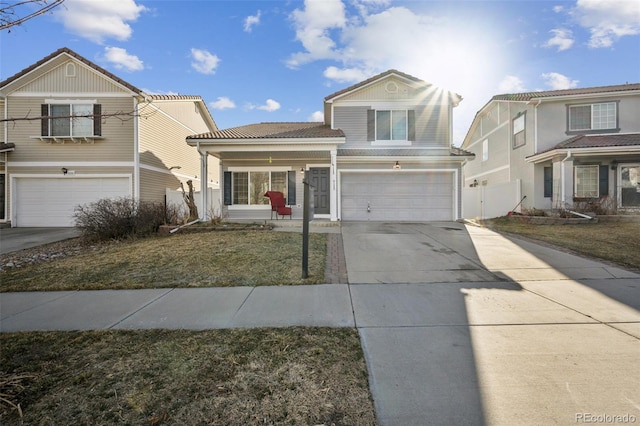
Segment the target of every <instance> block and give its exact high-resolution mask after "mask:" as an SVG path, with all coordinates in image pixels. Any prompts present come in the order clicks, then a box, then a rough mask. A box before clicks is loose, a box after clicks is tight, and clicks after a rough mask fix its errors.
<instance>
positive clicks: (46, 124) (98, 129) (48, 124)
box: [37, 99, 102, 143]
mask: <svg viewBox="0 0 640 426" xmlns="http://www.w3.org/2000/svg"><path fill="white" fill-rule="evenodd" d="M52 106H68V107H69V134H68V135H53V134H52V133H53V129H54V126H53V121H54V120H56V119H55V118H51V117H52V115H51V107H52ZM74 107H88V109H89V110H90V112H91V113H90V115H92V117H82V118H87V119H89V120H91V134H89V135H76V134H74V132H73V129H74V120H75V119H77V118H78V117H74V116H73V115H74ZM101 112H102V105H101V104H99V103H98V101H97V99H45V101H44V103H43V104H42V109H41V113H42V117H43V118H42V125H41V132H40V136H38V137H37V138H38V139H40V140H42V141H46V142H49V143H50V142H52V141H55V142H62V143H64V140H72V141H74V142H76V141H87V142H92V141H93V140H94V139H102V123H101V121H100V119H98V121H96V115H101ZM82 115H89V114H86V113H85V114H82ZM44 117H46V118H44ZM57 120H61V118H58V119H57ZM45 132H46V133H47V134H44V133H45Z"/></svg>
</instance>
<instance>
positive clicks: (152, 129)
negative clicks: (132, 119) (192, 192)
mask: <svg viewBox="0 0 640 426" xmlns="http://www.w3.org/2000/svg"><path fill="white" fill-rule="evenodd" d="M140 111H141V112H140V117H141V118H140V128H139V135H140V145H139V152H140V164H141V166H142V167H143V169H144V168H145V167H150V168H152V170H148V169H147V170H141V176H140V193H141V197H142V198H143V199H145V198H146V199H153V201H157V200H158V199H159V198H160V197H164V194H165V190H166V188H169V189H172V190H176V189H179V188H180V182H183V183H186V181H187V180H189V179H191V180H192V181H193V184H194V187H195V189H196V190H200V188H201V178H202V176H201V171H200V154H199V153H198V150H197V148H195V147H190V146H189V145H187V143H186V137H187V136H189V135H193V134H196V133H204V132H207V131H211V130H213V129H210V128H209V127H208V124H207V122H206V121H205V118H204V117H203V116H202V115H201V111H200V110H199V108H198V106H197V104H196V102H195V101H181V100H178V101H153V102H152V105H148V104H141V105H140ZM172 167H176V168H175V169H173V170H172V171H170V170H169V169H170V168H172ZM177 167H179V168H177ZM219 173H220V172H219V166H218V162H217V161H209V176H208V177H206V178H207V179H208V180H209V181H213V182H217V181H218V180H219ZM185 189H186V185H185Z"/></svg>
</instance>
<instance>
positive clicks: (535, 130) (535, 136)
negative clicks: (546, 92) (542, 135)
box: [533, 99, 541, 153]
mask: <svg viewBox="0 0 640 426" xmlns="http://www.w3.org/2000/svg"><path fill="white" fill-rule="evenodd" d="M540 102H541V101H540V99H538V100H536V101H535V105H534V106H533V152H534V153H537V152H538V106H539V105H540Z"/></svg>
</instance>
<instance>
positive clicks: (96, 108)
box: [93, 104, 102, 136]
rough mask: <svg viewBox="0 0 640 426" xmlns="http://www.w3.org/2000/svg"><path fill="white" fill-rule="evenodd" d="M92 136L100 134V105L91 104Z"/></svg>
mask: <svg viewBox="0 0 640 426" xmlns="http://www.w3.org/2000/svg"><path fill="white" fill-rule="evenodd" d="M93 136H102V105H100V104H94V105H93Z"/></svg>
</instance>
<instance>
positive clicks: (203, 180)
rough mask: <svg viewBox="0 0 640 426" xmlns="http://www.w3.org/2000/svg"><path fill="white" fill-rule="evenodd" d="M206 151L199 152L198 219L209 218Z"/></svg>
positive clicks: (205, 219)
mask: <svg viewBox="0 0 640 426" xmlns="http://www.w3.org/2000/svg"><path fill="white" fill-rule="evenodd" d="M207 156H208V154H207V153H206V152H204V153H203V152H200V194H201V197H200V201H201V205H200V215H199V216H200V220H202V221H208V220H211V217H210V215H209V162H208V159H207Z"/></svg>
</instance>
